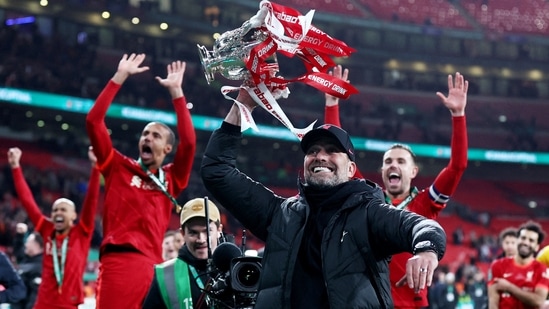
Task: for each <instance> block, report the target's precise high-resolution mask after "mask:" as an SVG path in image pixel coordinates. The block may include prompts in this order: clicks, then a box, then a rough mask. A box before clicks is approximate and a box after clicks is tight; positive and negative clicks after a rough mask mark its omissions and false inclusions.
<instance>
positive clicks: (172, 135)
mask: <svg viewBox="0 0 549 309" xmlns="http://www.w3.org/2000/svg"><path fill="white" fill-rule="evenodd" d="M149 124H157V125H160V126H161V127H163V128H164V129H166V130H168V141H167V142H168V144H169V145H172V146H173V145H175V133H174V132H173V130H172V128H170V127H169V126H168V125H167V124H165V123H162V122H156V121H152V122H149V123H148V124H147V125H149Z"/></svg>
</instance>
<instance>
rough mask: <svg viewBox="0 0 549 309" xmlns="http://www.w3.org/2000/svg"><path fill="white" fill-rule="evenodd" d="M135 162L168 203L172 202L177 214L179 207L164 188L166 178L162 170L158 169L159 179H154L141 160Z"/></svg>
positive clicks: (153, 175)
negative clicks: (168, 200)
mask: <svg viewBox="0 0 549 309" xmlns="http://www.w3.org/2000/svg"><path fill="white" fill-rule="evenodd" d="M137 162H138V163H139V165H140V166H141V169H142V170H143V171H144V172H145V173H147V176H149V178H150V179H151V180H152V181H153V182H154V183H155V184H156V185H157V186H158V187H159V188H160V191H162V193H164V195H166V196H167V197H168V198H169V199H170V201H172V203H173V205H174V206H175V210H176V211H177V213H179V212H180V211H181V206H179V204H177V200H176V199H175V198H174V197H173V196H172V195H171V194H170V193H169V192H168V188H166V185H165V183H166V181H165V180H166V179H165V178H166V176H165V175H164V170H163V169H162V168H159V169H158V176H159V177H156V175H155V174H153V172H151V171H150V170H149V169H148V168H147V167H146V166H145V164H144V163H143V161H141V158H139V159H138V160H137Z"/></svg>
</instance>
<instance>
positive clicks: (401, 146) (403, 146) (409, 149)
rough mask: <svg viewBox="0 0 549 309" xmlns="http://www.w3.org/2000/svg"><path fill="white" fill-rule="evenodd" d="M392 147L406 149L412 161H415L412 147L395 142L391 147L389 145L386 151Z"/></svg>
mask: <svg viewBox="0 0 549 309" xmlns="http://www.w3.org/2000/svg"><path fill="white" fill-rule="evenodd" d="M392 149H404V150H406V151H408V152H409V153H410V155H411V156H412V160H413V161H414V163H415V162H416V159H417V157H416V154H415V153H414V152H413V151H412V148H410V146H408V145H405V144H400V143H396V144H393V145H392V146H391V147H389V149H387V151H389V150H392Z"/></svg>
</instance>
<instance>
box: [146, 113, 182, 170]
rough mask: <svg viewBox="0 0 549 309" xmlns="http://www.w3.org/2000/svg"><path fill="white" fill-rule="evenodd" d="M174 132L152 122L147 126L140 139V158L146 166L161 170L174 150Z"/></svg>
mask: <svg viewBox="0 0 549 309" xmlns="http://www.w3.org/2000/svg"><path fill="white" fill-rule="evenodd" d="M173 139H174V137H173V132H172V131H171V129H170V128H169V127H167V126H166V125H163V124H161V123H156V122H151V123H149V124H147V125H146V126H145V128H144V129H143V132H142V133H141V138H140V139H139V157H140V158H141V161H142V162H143V164H145V166H147V167H149V168H153V169H156V168H159V167H160V166H161V165H162V162H163V161H164V158H166V155H167V154H169V153H170V152H171V151H172V148H173V143H174V141H173Z"/></svg>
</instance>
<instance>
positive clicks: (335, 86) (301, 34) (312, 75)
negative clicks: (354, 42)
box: [199, 0, 358, 139]
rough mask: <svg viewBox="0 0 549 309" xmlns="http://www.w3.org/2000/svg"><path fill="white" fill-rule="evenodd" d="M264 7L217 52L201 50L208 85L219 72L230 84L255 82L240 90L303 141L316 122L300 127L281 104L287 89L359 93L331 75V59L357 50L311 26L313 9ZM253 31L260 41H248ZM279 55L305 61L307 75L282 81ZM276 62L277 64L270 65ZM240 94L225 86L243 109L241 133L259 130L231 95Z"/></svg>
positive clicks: (218, 45) (265, 3) (224, 38)
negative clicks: (293, 86) (304, 87)
mask: <svg viewBox="0 0 549 309" xmlns="http://www.w3.org/2000/svg"><path fill="white" fill-rule="evenodd" d="M259 8H260V10H259V11H258V13H257V14H256V15H255V16H253V17H252V18H250V20H248V21H246V22H245V23H244V24H243V25H242V27H241V28H238V29H235V30H233V31H229V32H227V33H224V34H223V35H222V36H221V37H220V39H219V41H216V45H215V46H214V50H213V52H209V51H207V50H206V49H205V48H204V47H201V46H199V50H200V53H201V54H200V55H201V60H202V65H203V66H204V69H205V72H206V78H207V79H208V82H209V81H211V80H213V73H214V72H220V73H221V74H222V75H223V76H225V77H227V78H229V79H245V80H250V81H252V82H253V86H242V87H241V88H244V89H246V90H247V91H248V93H249V94H250V96H251V97H252V98H253V99H254V101H255V102H256V103H257V104H258V105H259V106H261V107H262V108H263V109H265V110H266V111H267V112H269V113H270V114H271V115H272V116H273V117H275V118H276V119H278V120H279V121H280V122H281V123H282V124H284V125H285V126H286V127H287V128H288V129H290V131H292V132H293V133H294V134H295V135H296V136H297V137H298V138H299V139H301V137H302V136H303V135H304V134H305V133H307V132H308V131H309V130H311V129H312V127H313V125H314V122H313V123H312V124H311V125H309V126H308V127H307V128H303V129H299V128H295V127H294V126H293V125H292V123H291V121H290V120H289V119H288V118H287V117H286V115H285V114H284V112H283V110H282V108H281V107H280V106H279V104H278V103H277V101H276V100H277V99H278V98H280V97H284V98H286V97H287V96H288V95H289V90H288V88H287V85H288V84H289V83H293V82H301V83H304V84H306V85H309V86H311V87H314V88H317V89H319V90H320V91H322V92H325V93H328V94H330V95H332V96H335V97H339V98H343V99H346V98H348V97H349V96H350V95H352V94H355V93H358V90H357V89H356V88H355V87H353V86H352V85H351V84H350V83H348V82H346V81H344V80H341V79H339V78H335V77H333V76H331V75H330V74H328V73H327V71H328V70H329V69H330V68H333V67H334V66H335V62H334V61H333V60H332V57H348V56H349V55H350V54H351V53H353V52H355V49H353V48H351V47H349V46H347V44H345V43H344V42H343V41H340V40H337V39H335V38H332V37H331V36H329V35H328V34H326V33H325V32H323V31H322V30H320V29H318V28H317V27H315V26H314V25H312V19H313V15H314V10H311V11H309V12H308V13H307V14H306V15H302V14H301V13H299V12H298V11H297V10H294V9H292V8H289V7H286V6H283V5H280V4H276V3H273V2H270V1H266V0H264V1H261V3H260V4H259ZM250 31H255V33H254V35H253V37H254V39H255V41H253V40H252V41H250V40H247V41H246V40H244V39H243V36H244V35H245V34H248V32H250ZM243 46H244V47H243ZM222 50H223V52H222V53H221V52H220V51H222ZM228 51H229V52H228ZM277 53H280V54H281V55H284V56H286V57H289V58H291V57H295V56H297V57H298V58H299V59H301V60H302V61H303V63H304V66H305V68H306V73H305V74H303V75H301V76H297V77H295V78H290V79H285V78H282V77H280V76H277V73H278V64H277V63H276V54H277ZM221 54H222V55H223V56H221ZM227 55H229V56H227ZM273 58H274V63H273V62H272V61H270V59H273ZM245 84H251V83H245ZM238 89H239V88H237V87H226V86H225V87H222V89H221V92H222V93H223V95H224V96H225V98H227V99H230V100H233V101H235V102H236V103H237V105H238V106H239V108H240V110H241V112H242V114H243V117H241V119H242V123H241V128H242V131H244V130H246V129H248V128H250V127H251V128H253V129H254V130H257V126H256V124H255V122H254V120H253V118H252V117H251V113H250V112H249V111H248V110H247V109H246V107H245V106H244V105H242V104H240V103H239V102H237V101H236V100H234V99H232V98H231V97H230V96H228V93H229V92H233V91H237V90H238Z"/></svg>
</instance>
